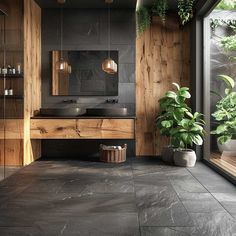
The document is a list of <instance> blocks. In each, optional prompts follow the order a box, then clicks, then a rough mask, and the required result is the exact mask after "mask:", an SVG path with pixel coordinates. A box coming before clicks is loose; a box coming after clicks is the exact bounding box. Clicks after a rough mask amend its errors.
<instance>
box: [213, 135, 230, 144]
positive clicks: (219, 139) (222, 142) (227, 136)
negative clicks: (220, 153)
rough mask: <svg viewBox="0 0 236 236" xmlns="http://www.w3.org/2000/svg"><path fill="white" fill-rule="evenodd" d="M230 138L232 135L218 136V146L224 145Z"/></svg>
mask: <svg viewBox="0 0 236 236" xmlns="http://www.w3.org/2000/svg"><path fill="white" fill-rule="evenodd" d="M231 138H232V135H222V136H220V137H218V138H217V141H218V142H219V143H220V144H224V143H226V142H227V141H229V140H230V139H231Z"/></svg>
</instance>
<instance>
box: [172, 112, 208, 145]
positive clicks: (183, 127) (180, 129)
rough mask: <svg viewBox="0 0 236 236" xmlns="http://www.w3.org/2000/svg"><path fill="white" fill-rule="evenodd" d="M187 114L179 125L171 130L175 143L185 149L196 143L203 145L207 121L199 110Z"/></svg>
mask: <svg viewBox="0 0 236 236" xmlns="http://www.w3.org/2000/svg"><path fill="white" fill-rule="evenodd" d="M185 114H186V116H185V117H184V118H183V119H182V120H179V122H178V126H177V127H176V128H174V129H172V130H171V136H172V137H173V143H174V144H175V146H178V147H180V148H183V149H187V148H188V147H192V146H193V145H194V144H195V145H202V144H203V138H204V136H205V131H204V128H203V127H204V124H205V122H204V121H203V120H202V119H201V118H202V116H203V115H202V114H201V113H199V112H195V113H194V114H192V113H191V112H186V113H185Z"/></svg>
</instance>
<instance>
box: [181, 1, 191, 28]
mask: <svg viewBox="0 0 236 236" xmlns="http://www.w3.org/2000/svg"><path fill="white" fill-rule="evenodd" d="M193 3H194V0H178V15H179V17H180V20H181V24H182V25H185V24H186V23H187V22H189V21H190V19H191V18H192V17H193Z"/></svg>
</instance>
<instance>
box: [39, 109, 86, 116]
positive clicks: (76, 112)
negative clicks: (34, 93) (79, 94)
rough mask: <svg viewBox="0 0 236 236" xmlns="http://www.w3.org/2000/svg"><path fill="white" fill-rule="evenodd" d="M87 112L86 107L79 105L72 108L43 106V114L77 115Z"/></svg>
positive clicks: (41, 111) (41, 110) (41, 113)
mask: <svg viewBox="0 0 236 236" xmlns="http://www.w3.org/2000/svg"><path fill="white" fill-rule="evenodd" d="M84 113H85V109H82V108H79V107H72V108H41V109H40V115H41V116H55V117H76V116H81V115H83V114H84Z"/></svg>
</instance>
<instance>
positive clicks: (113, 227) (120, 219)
mask: <svg viewBox="0 0 236 236" xmlns="http://www.w3.org/2000/svg"><path fill="white" fill-rule="evenodd" d="M34 227H36V228H38V229H39V230H40V232H41V234H42V235H50V236H54V235H55V236H56V235H67V236H69V235H70V236H73V235H81V236H92V235H94V236H95V235H96V236H108V235H109V236H110V235H117V236H126V235H127V236H136V235H139V226H138V217H137V214H132V213H130V214H111V213H110V214H108V213H101V214H86V215H83V216H78V217H74V218H67V219H64V220H62V219H60V218H55V219H54V220H48V221H47V220H45V221H44V220H41V221H38V222H36V223H35V225H34Z"/></svg>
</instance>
